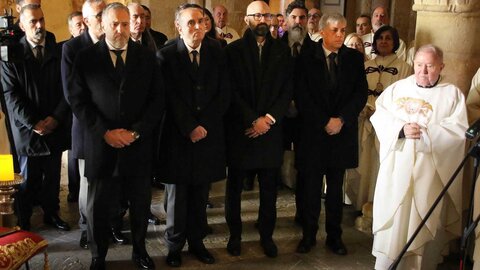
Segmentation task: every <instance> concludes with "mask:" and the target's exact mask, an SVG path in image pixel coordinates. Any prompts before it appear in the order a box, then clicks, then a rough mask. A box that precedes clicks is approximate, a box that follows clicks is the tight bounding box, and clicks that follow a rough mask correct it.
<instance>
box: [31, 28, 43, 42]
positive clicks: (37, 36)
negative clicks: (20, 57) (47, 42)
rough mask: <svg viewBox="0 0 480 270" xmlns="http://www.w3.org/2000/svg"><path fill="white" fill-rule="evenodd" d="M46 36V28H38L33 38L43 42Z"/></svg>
mask: <svg viewBox="0 0 480 270" xmlns="http://www.w3.org/2000/svg"><path fill="white" fill-rule="evenodd" d="M45 36H46V31H45V29H37V30H35V33H34V34H33V37H32V39H33V40H36V41H38V42H39V43H41V42H42V41H43V40H44V39H45Z"/></svg>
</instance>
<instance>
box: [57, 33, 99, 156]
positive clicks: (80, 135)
mask: <svg viewBox="0 0 480 270" xmlns="http://www.w3.org/2000/svg"><path fill="white" fill-rule="evenodd" d="M92 45H93V41H92V38H91V37H90V35H89V34H88V31H85V32H83V33H82V34H81V35H80V36H78V37H76V38H73V39H70V40H68V41H66V42H64V43H63V46H62V62H61V72H62V84H63V93H64V95H65V98H66V99H67V102H68V92H69V89H68V80H70V79H71V78H70V77H71V73H72V69H73V62H74V60H75V56H76V55H77V53H78V52H79V51H80V50H82V49H84V48H87V47H89V46H92ZM69 103H70V102H69ZM84 131H85V128H84V127H82V126H81V125H80V122H79V121H78V118H77V117H75V115H74V116H73V117H72V130H71V133H72V152H73V156H74V157H75V158H79V159H84V158H85V153H84V144H83V140H84Z"/></svg>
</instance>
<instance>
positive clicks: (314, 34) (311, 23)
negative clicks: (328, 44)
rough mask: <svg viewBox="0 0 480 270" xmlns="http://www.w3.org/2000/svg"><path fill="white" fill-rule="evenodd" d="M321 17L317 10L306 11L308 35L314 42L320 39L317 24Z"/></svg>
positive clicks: (320, 12)
mask: <svg viewBox="0 0 480 270" xmlns="http://www.w3.org/2000/svg"><path fill="white" fill-rule="evenodd" d="M321 17H322V11H320V9H318V8H312V9H310V10H309V11H308V24H307V27H308V35H309V36H310V38H311V39H312V40H313V41H315V42H318V41H319V40H320V39H321V38H322V35H321V34H320V29H319V24H318V23H319V22H320V18H321Z"/></svg>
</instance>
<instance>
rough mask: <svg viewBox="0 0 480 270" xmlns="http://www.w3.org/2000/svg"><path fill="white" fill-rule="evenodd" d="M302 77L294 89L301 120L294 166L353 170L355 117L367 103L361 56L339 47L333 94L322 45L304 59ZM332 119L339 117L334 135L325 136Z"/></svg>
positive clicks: (356, 135)
mask: <svg viewBox="0 0 480 270" xmlns="http://www.w3.org/2000/svg"><path fill="white" fill-rule="evenodd" d="M306 59H307V61H306V65H305V67H304V72H303V73H302V74H303V77H302V79H301V80H299V86H298V87H297V90H298V92H297V107H298V110H299V117H300V120H301V130H300V141H299V147H298V149H297V150H298V151H297V153H298V154H297V161H296V166H297V168H299V169H300V170H310V169H313V170H318V169H325V168H326V167H334V168H353V167H356V166H357V165H358V121H357V118H358V114H359V113H360V111H361V110H362V109H363V107H364V106H365V103H366V100H367V89H368V85H367V80H366V77H365V71H364V64H363V56H362V55H361V53H359V52H358V51H356V50H353V49H350V48H347V47H346V46H342V47H341V48H340V50H339V51H338V56H337V61H338V63H337V66H338V72H337V74H338V75H337V84H338V88H337V89H336V90H332V89H331V87H330V85H331V84H330V83H329V73H328V67H327V61H326V56H325V53H324V51H323V47H322V42H319V43H317V45H316V48H315V50H314V52H313V54H312V55H311V56H310V57H307V58H306ZM331 117H342V118H343V119H344V125H343V127H342V129H341V131H340V133H339V134H337V135H332V136H330V135H328V134H327V133H326V132H325V126H326V125H327V123H328V121H329V119H330V118H331Z"/></svg>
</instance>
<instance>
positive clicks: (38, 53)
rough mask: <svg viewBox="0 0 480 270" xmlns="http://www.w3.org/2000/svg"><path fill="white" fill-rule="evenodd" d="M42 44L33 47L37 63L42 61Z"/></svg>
mask: <svg viewBox="0 0 480 270" xmlns="http://www.w3.org/2000/svg"><path fill="white" fill-rule="evenodd" d="M42 49H43V46H42V45H37V46H36V47H35V58H36V59H37V61H38V62H39V63H43V52H42Z"/></svg>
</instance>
